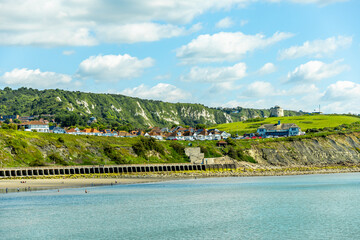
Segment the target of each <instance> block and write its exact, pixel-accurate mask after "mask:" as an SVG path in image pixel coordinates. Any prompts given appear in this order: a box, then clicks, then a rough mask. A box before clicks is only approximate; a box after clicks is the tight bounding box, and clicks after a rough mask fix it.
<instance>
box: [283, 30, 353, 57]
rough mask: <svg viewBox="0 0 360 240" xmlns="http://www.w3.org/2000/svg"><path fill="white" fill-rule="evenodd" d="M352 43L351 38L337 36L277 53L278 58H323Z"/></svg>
mask: <svg viewBox="0 0 360 240" xmlns="http://www.w3.org/2000/svg"><path fill="white" fill-rule="evenodd" d="M351 43H352V37H346V36H337V37H331V38H328V39H325V40H315V41H312V42H309V41H307V42H305V43H304V44H303V45H302V46H293V47H290V48H288V49H285V50H282V51H280V53H279V58H280V59H281V60H283V59H294V58H300V57H305V56H307V57H316V58H320V57H324V56H326V55H329V54H331V53H333V52H335V51H336V50H338V49H339V48H346V47H349V46H350V45H351Z"/></svg>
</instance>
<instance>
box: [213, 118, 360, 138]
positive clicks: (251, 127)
mask: <svg viewBox="0 0 360 240" xmlns="http://www.w3.org/2000/svg"><path fill="white" fill-rule="evenodd" d="M278 121H281V122H282V123H295V124H297V125H298V126H299V127H300V128H301V130H302V131H306V130H307V129H312V128H317V129H319V128H332V127H337V126H339V125H342V124H351V123H354V122H358V121H360V118H359V117H356V116H348V115H303V116H294V117H280V118H267V119H265V120H263V121H259V122H234V123H227V124H219V125H216V126H214V127H215V128H217V129H219V130H221V131H226V132H230V133H238V134H244V133H252V132H256V130H257V128H258V127H260V126H261V125H263V124H275V123H277V122H278Z"/></svg>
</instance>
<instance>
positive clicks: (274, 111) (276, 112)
mask: <svg viewBox="0 0 360 240" xmlns="http://www.w3.org/2000/svg"><path fill="white" fill-rule="evenodd" d="M283 116H284V109H282V108H281V107H280V106H275V107H273V108H270V117H283Z"/></svg>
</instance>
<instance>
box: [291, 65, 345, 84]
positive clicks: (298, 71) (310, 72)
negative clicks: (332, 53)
mask: <svg viewBox="0 0 360 240" xmlns="http://www.w3.org/2000/svg"><path fill="white" fill-rule="evenodd" d="M342 61H343V60H338V61H335V62H333V63H330V64H326V63H324V62H321V61H310V62H307V63H305V64H302V65H300V66H299V67H297V68H295V70H294V71H292V72H289V73H288V76H287V80H288V81H289V82H303V81H306V82H312V81H320V80H322V79H325V78H331V77H334V76H336V75H339V74H340V73H342V72H343V71H345V70H348V69H349V66H347V65H341V64H340V63H341V62H342Z"/></svg>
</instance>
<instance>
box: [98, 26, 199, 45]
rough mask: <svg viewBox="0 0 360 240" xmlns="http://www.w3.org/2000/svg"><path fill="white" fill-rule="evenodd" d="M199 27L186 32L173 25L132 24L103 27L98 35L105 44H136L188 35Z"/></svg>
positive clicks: (99, 29) (182, 28)
mask: <svg viewBox="0 0 360 240" xmlns="http://www.w3.org/2000/svg"><path fill="white" fill-rule="evenodd" d="M199 27H200V28H201V25H194V26H193V27H192V28H191V29H190V30H186V29H185V28H184V27H178V26H175V25H172V24H157V23H132V24H125V25H107V26H102V27H101V28H98V29H97V30H96V33H97V35H98V36H99V38H100V39H101V40H102V41H103V42H113V43H136V42H153V41H158V40H160V39H163V38H171V37H177V36H181V35H186V34H188V33H190V32H193V31H197V30H198V29H199Z"/></svg>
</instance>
